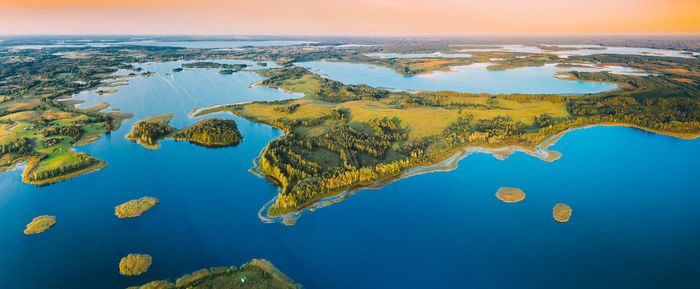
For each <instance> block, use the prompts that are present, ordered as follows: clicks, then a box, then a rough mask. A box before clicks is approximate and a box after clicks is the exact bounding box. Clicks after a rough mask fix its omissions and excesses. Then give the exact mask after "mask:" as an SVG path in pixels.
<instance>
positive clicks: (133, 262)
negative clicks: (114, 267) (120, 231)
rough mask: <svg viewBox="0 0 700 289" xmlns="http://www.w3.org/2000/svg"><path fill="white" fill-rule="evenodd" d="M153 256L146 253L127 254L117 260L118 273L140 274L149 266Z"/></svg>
mask: <svg viewBox="0 0 700 289" xmlns="http://www.w3.org/2000/svg"><path fill="white" fill-rule="evenodd" d="M152 262H153V258H151V255H148V254H129V255H127V256H126V257H124V258H122V259H121V261H119V273H121V274H122V275H126V276H135V275H141V274H143V273H145V272H146V271H148V268H149V267H151V263H152Z"/></svg>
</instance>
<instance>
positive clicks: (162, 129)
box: [126, 114, 243, 149]
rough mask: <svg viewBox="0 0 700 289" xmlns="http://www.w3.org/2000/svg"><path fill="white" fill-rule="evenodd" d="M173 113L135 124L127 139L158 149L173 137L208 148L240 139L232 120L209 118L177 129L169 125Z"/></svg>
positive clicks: (225, 144) (231, 144)
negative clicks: (162, 143)
mask: <svg viewBox="0 0 700 289" xmlns="http://www.w3.org/2000/svg"><path fill="white" fill-rule="evenodd" d="M172 117H173V114H161V115H155V116H151V117H148V118H146V119H143V120H141V121H139V122H137V123H136V124H135V125H134V127H133V128H132V130H131V132H130V133H129V134H128V135H127V136H126V138H127V139H130V140H133V141H136V142H138V143H139V144H141V145H143V146H144V147H146V148H149V149H158V148H160V144H159V143H158V142H159V141H160V140H162V139H164V138H168V137H170V138H173V139H175V140H178V141H189V142H190V143H192V144H196V145H199V146H203V147H208V148H219V147H228V146H235V145H237V144H238V143H240V142H241V141H242V140H243V136H242V135H241V133H240V132H239V131H238V127H237V126H236V122H235V121H233V120H227V119H220V118H208V119H203V120H200V121H198V122H197V123H195V124H193V125H191V126H189V127H185V128H183V129H181V130H178V129H176V128H174V127H171V126H170V125H168V123H169V122H170V120H171V119H172Z"/></svg>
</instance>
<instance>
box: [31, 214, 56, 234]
mask: <svg viewBox="0 0 700 289" xmlns="http://www.w3.org/2000/svg"><path fill="white" fill-rule="evenodd" d="M53 225H56V217H54V216H48V215H43V216H38V217H36V218H34V219H33V220H32V221H31V222H30V223H29V224H27V228H26V229H24V234H25V235H31V234H39V233H41V232H43V231H46V230H48V229H49V228H51V226H53Z"/></svg>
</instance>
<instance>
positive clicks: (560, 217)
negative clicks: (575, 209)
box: [552, 203, 572, 223]
mask: <svg viewBox="0 0 700 289" xmlns="http://www.w3.org/2000/svg"><path fill="white" fill-rule="evenodd" d="M571 212H572V211H571V207H569V206H567V205H565V204H561V203H560V204H556V205H554V208H553V209H552V216H553V217H554V219H555V220H557V222H561V223H565V222H568V221H569V218H570V217H571Z"/></svg>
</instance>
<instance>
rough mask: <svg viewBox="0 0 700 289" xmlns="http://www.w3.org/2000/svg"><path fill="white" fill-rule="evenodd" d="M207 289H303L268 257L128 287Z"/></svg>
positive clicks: (138, 288) (130, 288)
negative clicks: (240, 264) (238, 265)
mask: <svg viewBox="0 0 700 289" xmlns="http://www.w3.org/2000/svg"><path fill="white" fill-rule="evenodd" d="M177 288H188V289H190V288H191V289H204V288H226V289H237V288H268V289H299V288H301V286H300V285H299V284H295V283H294V281H292V279H289V277H287V276H285V275H284V273H282V272H280V270H278V269H277V268H275V266H273V265H272V263H270V262H269V261H267V260H265V259H253V260H252V261H251V262H250V263H247V264H244V265H242V266H241V267H228V268H226V267H214V268H209V269H202V270H199V271H196V272H193V273H192V274H187V275H184V276H182V277H180V278H177V279H176V280H175V281H174V282H171V281H165V280H164V281H153V282H150V283H148V284H144V285H142V286H134V287H129V288H128V289H177Z"/></svg>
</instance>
